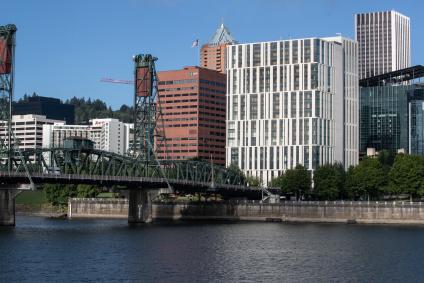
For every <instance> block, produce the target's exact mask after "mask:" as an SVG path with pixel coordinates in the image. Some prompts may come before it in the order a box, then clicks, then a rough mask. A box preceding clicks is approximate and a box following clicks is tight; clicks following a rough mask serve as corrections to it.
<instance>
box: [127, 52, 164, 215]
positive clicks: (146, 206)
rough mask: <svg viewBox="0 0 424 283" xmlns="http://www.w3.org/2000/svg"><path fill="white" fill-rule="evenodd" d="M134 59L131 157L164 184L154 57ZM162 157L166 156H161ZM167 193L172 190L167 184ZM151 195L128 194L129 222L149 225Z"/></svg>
mask: <svg viewBox="0 0 424 283" xmlns="http://www.w3.org/2000/svg"><path fill="white" fill-rule="evenodd" d="M133 59H134V64H135V65H134V67H135V70H134V117H133V121H134V129H133V142H132V147H131V152H130V153H131V154H132V155H133V156H134V157H136V158H137V160H139V162H145V163H146V165H147V168H149V170H154V171H156V172H157V173H158V177H161V178H164V179H165V180H166V181H167V178H166V175H165V174H164V172H163V166H162V165H161V164H160V159H159V156H158V153H159V152H160V153H162V155H161V156H166V138H165V131H164V125H163V118H162V111H161V105H160V99H159V95H158V77H157V73H156V67H155V61H156V60H157V58H156V57H153V56H152V55H150V54H140V55H135V56H134V57H133ZM164 154H165V155H164ZM167 184H168V190H170V191H172V188H171V186H170V184H169V182H168V181H167ZM152 194H153V192H149V191H148V190H143V191H140V190H130V197H129V208H128V210H129V213H128V221H129V222H135V223H137V222H149V221H151V201H152V198H153V196H152Z"/></svg>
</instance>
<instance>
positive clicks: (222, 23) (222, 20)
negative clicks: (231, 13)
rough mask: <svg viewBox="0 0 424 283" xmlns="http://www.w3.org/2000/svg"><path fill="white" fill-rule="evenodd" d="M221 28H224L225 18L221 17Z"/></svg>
mask: <svg viewBox="0 0 424 283" xmlns="http://www.w3.org/2000/svg"><path fill="white" fill-rule="evenodd" d="M221 27H224V17H223V16H221Z"/></svg>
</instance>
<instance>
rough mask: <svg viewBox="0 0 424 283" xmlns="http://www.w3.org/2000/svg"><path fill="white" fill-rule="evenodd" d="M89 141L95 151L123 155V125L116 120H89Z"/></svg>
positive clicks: (124, 150) (125, 149)
mask: <svg viewBox="0 0 424 283" xmlns="http://www.w3.org/2000/svg"><path fill="white" fill-rule="evenodd" d="M90 139H91V140H92V141H93V142H94V147H95V148H97V149H101V150H105V151H110V152H114V153H118V154H124V153H126V151H127V148H125V144H126V142H125V124H124V123H122V122H120V121H119V120H118V119H112V118H106V119H92V120H90Z"/></svg>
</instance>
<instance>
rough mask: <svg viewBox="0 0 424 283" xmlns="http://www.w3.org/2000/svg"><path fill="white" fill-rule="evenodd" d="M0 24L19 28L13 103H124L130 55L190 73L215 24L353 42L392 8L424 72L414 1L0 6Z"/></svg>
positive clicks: (49, 0) (264, 37)
mask: <svg viewBox="0 0 424 283" xmlns="http://www.w3.org/2000/svg"><path fill="white" fill-rule="evenodd" d="M0 7H1V9H2V16H1V18H0V19H1V20H0V24H8V23H14V24H16V25H17V27H18V32H17V47H16V72H15V78H16V88H15V96H16V97H17V98H19V97H21V96H22V95H23V94H24V93H29V94H30V93H32V92H34V91H35V92H37V93H38V94H40V95H43V96H50V97H58V98H61V99H67V98H70V97H72V96H77V97H86V98H88V97H91V98H99V99H102V100H103V101H105V102H106V103H107V104H109V105H111V106H112V107H113V108H114V109H115V108H117V107H119V106H120V105H121V104H123V103H126V104H131V103H132V88H131V86H128V85H120V84H106V83H100V82H99V80H100V78H102V77H111V78H117V79H132V71H133V70H132V69H133V65H132V61H131V57H132V55H134V54H139V53H152V54H154V55H155V56H156V57H158V58H159V61H158V62H157V68H158V70H167V69H178V68H181V67H183V66H188V65H197V64H198V53H197V50H196V49H192V48H190V46H191V43H192V41H193V40H194V39H196V38H199V40H200V43H205V42H206V41H207V40H208V39H209V38H210V37H211V36H212V34H213V32H214V31H215V29H216V28H217V27H218V26H219V24H220V22H221V18H223V19H224V23H225V25H226V26H227V27H228V28H229V29H230V31H231V33H232V34H233V36H234V37H235V38H236V39H237V40H238V41H239V42H255V41H269V40H278V39H288V38H301V37H315V36H332V35H335V34H336V33H341V34H342V35H344V36H348V37H352V38H353V36H354V17H353V15H354V14H355V13H358V12H369V11H383V10H391V9H394V10H397V11H399V12H401V13H403V14H405V15H407V16H409V17H410V18H411V47H412V63H413V64H424V52H422V50H423V47H424V36H423V35H424V29H423V27H424V17H423V15H422V11H423V10H424V1H421V0H415V1H412V0H395V1H392V0H384V1H383V0H373V1H371V0H296V1H294V0H279V1H277V0H213V1H212V0H211V1H206V0H151V1H148V0H119V1H118V0H116V1H109V0H73V1H58V0H14V1H7V0H1V1H0Z"/></svg>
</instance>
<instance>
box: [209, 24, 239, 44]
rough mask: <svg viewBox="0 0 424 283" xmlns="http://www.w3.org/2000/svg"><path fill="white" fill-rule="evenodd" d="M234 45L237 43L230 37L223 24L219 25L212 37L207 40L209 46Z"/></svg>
mask: <svg viewBox="0 0 424 283" xmlns="http://www.w3.org/2000/svg"><path fill="white" fill-rule="evenodd" d="M225 43H229V44H234V43H237V41H236V40H235V39H234V37H233V36H232V35H231V33H230V31H229V30H228V28H227V27H226V26H224V24H221V26H220V27H219V28H218V29H217V30H216V31H215V33H214V35H213V36H212V37H211V39H210V40H209V42H208V44H209V45H219V44H225Z"/></svg>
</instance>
